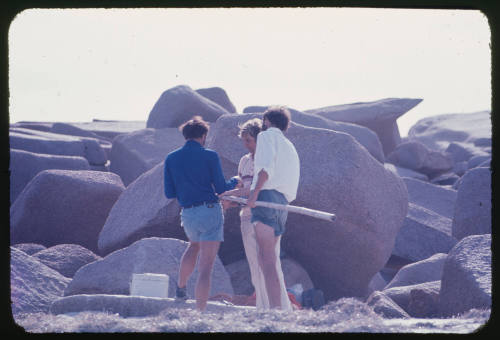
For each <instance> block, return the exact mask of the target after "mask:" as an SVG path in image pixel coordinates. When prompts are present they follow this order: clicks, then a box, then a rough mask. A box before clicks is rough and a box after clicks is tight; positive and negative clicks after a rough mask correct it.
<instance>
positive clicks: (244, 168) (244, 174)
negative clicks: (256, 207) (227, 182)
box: [238, 153, 253, 217]
mask: <svg viewBox="0 0 500 340" xmlns="http://www.w3.org/2000/svg"><path fill="white" fill-rule="evenodd" d="M238 176H240V178H241V180H242V181H243V188H250V186H251V184H252V180H253V158H252V154H250V153H247V154H246V155H244V156H243V157H241V159H240V164H239V165H238ZM251 215H252V213H251V212H250V207H248V206H246V205H245V206H244V207H242V208H241V211H240V216H241V217H250V216H251Z"/></svg>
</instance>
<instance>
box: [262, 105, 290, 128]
mask: <svg viewBox="0 0 500 340" xmlns="http://www.w3.org/2000/svg"><path fill="white" fill-rule="evenodd" d="M265 118H267V120H269V122H271V124H273V126H276V127H277V128H278V129H280V130H281V131H286V129H288V124H289V123H290V121H291V120H292V119H291V116H290V111H288V109H287V108H286V107H284V106H271V107H269V108H267V110H266V111H265V112H264V117H263V118H262V119H265Z"/></svg>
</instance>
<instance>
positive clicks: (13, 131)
mask: <svg viewBox="0 0 500 340" xmlns="http://www.w3.org/2000/svg"><path fill="white" fill-rule="evenodd" d="M9 142H10V147H11V148H12V149H20V150H25V151H31V152H34V153H43V154H51V155H62V156H80V157H85V158H86V159H87V160H88V162H89V164H91V165H104V164H106V162H107V157H106V152H105V151H104V150H103V149H102V147H101V145H100V144H99V141H98V140H97V139H95V138H89V137H78V136H70V135H65V134H59V133H52V132H44V131H38V130H33V129H25V128H10V129H9Z"/></svg>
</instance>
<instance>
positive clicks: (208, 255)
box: [165, 107, 300, 310]
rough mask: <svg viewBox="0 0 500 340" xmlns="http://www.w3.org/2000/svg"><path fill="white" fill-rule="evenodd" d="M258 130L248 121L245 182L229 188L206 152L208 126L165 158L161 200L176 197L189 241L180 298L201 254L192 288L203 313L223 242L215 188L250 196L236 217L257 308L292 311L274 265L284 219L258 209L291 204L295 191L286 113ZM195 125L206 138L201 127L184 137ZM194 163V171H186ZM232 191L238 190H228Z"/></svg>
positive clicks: (269, 114) (274, 114) (268, 117)
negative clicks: (271, 204) (211, 277)
mask: <svg viewBox="0 0 500 340" xmlns="http://www.w3.org/2000/svg"><path fill="white" fill-rule="evenodd" d="M190 122H191V123H190ZM259 123H260V122H259V121H258V120H253V121H250V122H247V123H246V124H244V125H243V126H242V128H241V132H240V137H241V138H242V140H243V141H244V143H245V146H246V147H247V149H248V150H249V151H250V153H249V154H247V155H245V156H243V157H242V159H241V161H240V165H239V170H238V171H239V174H240V177H241V179H242V180H243V181H241V179H240V178H239V177H237V178H232V179H231V180H230V181H228V182H226V181H225V180H224V177H223V175H222V170H221V167H220V160H219V158H218V156H217V154H216V153H215V152H214V151H211V150H208V149H204V148H203V144H204V142H205V139H206V133H207V132H208V124H206V123H205V122H203V121H202V120H201V119H200V118H198V119H197V120H194V119H193V120H191V121H189V122H187V123H186V124H185V125H184V126H183V127H182V131H183V134H184V136H185V138H186V139H187V142H186V145H185V146H184V147H183V148H181V149H178V150H176V151H173V152H172V153H170V154H169V155H168V156H167V158H166V160H165V194H166V196H167V198H174V197H177V199H178V200H179V204H180V205H181V206H182V207H183V209H182V213H181V222H182V223H181V224H182V226H183V227H184V230H185V232H186V235H187V237H188V239H189V241H190V243H189V246H188V248H187V249H186V251H185V253H184V255H183V257H182V260H181V266H180V269H179V280H178V287H179V288H178V289H177V296H181V297H182V296H183V295H184V296H185V292H183V291H182V289H183V288H184V289H185V284H186V282H187V279H188V277H189V275H191V273H192V272H193V270H194V266H195V264H196V257H197V256H198V252H200V262H199V266H200V268H199V272H200V274H199V277H198V281H197V283H196V289H195V296H196V300H197V308H198V309H200V310H203V309H204V308H205V306H206V301H207V299H208V292H209V288H210V275H211V271H212V267H213V262H214V260H215V256H216V254H217V251H218V248H219V244H220V241H222V240H223V235H222V232H223V216H222V218H220V215H221V214H222V207H221V205H220V203H219V202H218V197H217V196H216V195H215V193H214V192H213V191H214V189H213V188H215V192H216V193H217V194H219V195H224V194H231V195H241V196H247V195H248V196H249V198H248V202H247V208H243V209H242V211H241V213H240V216H241V230H242V237H243V242H244V247H245V253H246V255H247V259H248V261H249V265H250V270H251V276H252V283H253V285H254V287H255V292H256V305H257V308H263V309H267V308H278V309H284V310H291V309H292V307H291V304H290V300H289V298H288V294H287V292H286V287H285V283H284V279H283V272H282V269H281V262H280V259H279V251H280V240H281V236H282V235H283V233H284V232H285V224H286V220H287V216H288V213H287V212H286V211H283V210H277V209H272V208H265V207H261V206H256V205H255V202H256V201H257V200H258V201H265V202H274V203H279V204H288V203H289V202H291V201H293V200H294V199H295V197H296V194H297V188H298V184H299V176H300V161H299V157H298V154H297V152H296V150H295V147H294V146H293V144H292V143H291V142H290V141H289V140H288V139H287V138H286V137H285V136H284V134H283V132H284V131H286V130H287V129H288V126H289V123H290V112H289V111H288V110H287V109H286V108H284V107H272V108H269V109H268V110H267V111H266V112H265V113H264V116H263V121H262V125H261V126H260V124H259ZM204 124H206V125H204ZM192 125H194V126H199V125H202V126H204V127H205V128H206V131H205V128H203V129H201V130H200V133H198V134H194V135H192V134H189V133H186V134H185V133H184V130H185V129H187V130H186V132H187V131H190V128H189V126H192ZM261 129H262V131H261V132H258V131H259V130H261ZM197 131H198V130H197ZM188 137H189V138H188ZM193 143H197V144H198V145H196V144H193ZM195 150H196V151H195ZM195 163H196V164H197V170H196V171H195V170H193V169H191V168H192V167H193V165H194V164H195ZM252 168H253V169H252ZM214 174H215V175H214ZM250 179H251V181H250ZM211 184H213V187H210V185H211ZM236 185H238V186H239V187H240V189H238V190H236V191H235V190H233V191H230V190H232V189H234V188H235V187H236ZM209 187H210V189H211V190H209ZM224 192H226V193H224ZM200 202H201V203H200ZM209 205H214V207H215V206H216V207H217V208H216V209H214V211H215V210H216V211H217V213H212V212H210V213H208V212H207V209H208V210H209V209H212V208H209ZM199 207H205V208H199ZM197 208H199V209H197ZM191 209H197V210H191ZM198 210H199V212H198ZM221 221H222V222H221ZM219 229H220V231H219ZM215 230H217V231H215ZM202 273H203V275H202Z"/></svg>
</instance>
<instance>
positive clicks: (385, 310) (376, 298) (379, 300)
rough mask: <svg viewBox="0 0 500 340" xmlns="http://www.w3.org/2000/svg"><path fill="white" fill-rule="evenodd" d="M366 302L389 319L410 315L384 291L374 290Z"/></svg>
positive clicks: (403, 317) (405, 317)
mask: <svg viewBox="0 0 500 340" xmlns="http://www.w3.org/2000/svg"><path fill="white" fill-rule="evenodd" d="M366 304H367V305H368V306H370V307H372V308H373V311H374V312H375V313H377V314H380V315H382V316H383V317H384V318H387V319H393V318H397V319H408V318H409V317H410V316H409V315H408V313H406V312H405V311H404V310H403V309H402V308H401V307H399V306H398V304H397V303H395V302H394V301H392V299H391V298H390V297H388V296H387V295H386V294H384V293H383V292H379V291H375V292H373V293H372V294H371V295H370V296H369V297H368V299H367V300H366Z"/></svg>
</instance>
